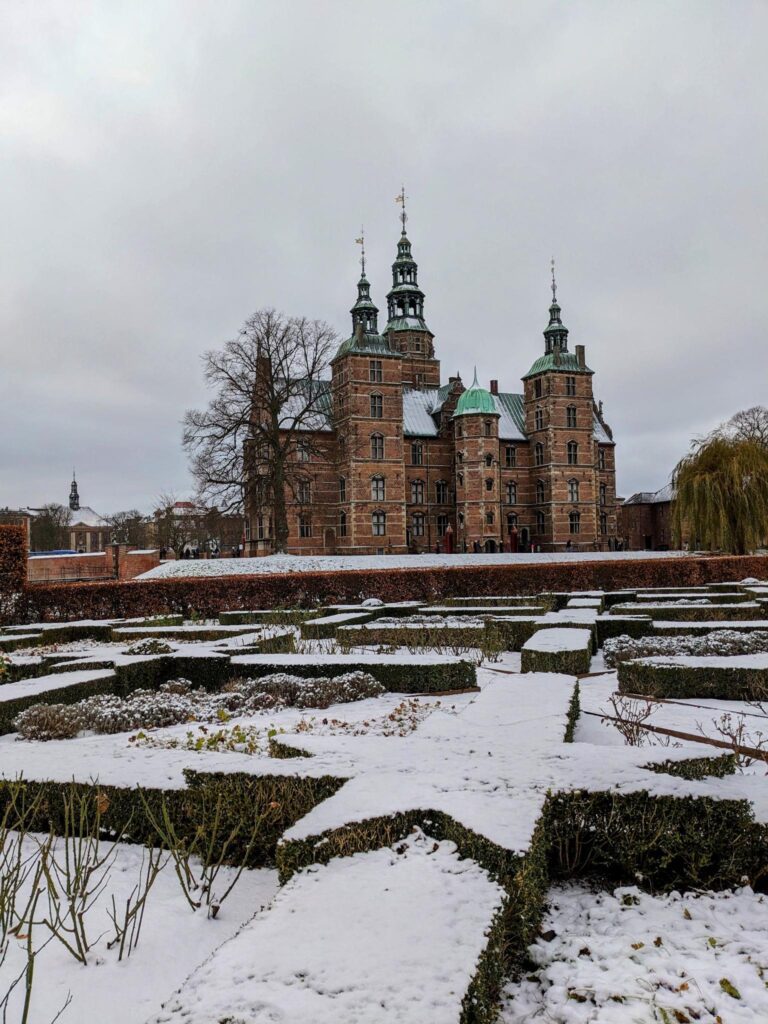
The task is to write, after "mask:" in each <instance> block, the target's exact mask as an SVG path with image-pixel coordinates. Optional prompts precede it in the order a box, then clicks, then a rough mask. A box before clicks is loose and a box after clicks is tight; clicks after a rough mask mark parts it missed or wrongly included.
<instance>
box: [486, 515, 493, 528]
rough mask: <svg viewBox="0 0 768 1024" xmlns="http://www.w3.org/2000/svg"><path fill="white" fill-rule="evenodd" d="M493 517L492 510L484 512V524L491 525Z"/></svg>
mask: <svg viewBox="0 0 768 1024" xmlns="http://www.w3.org/2000/svg"><path fill="white" fill-rule="evenodd" d="M493 519H494V517H493V512H486V513H485V525H486V526H493Z"/></svg>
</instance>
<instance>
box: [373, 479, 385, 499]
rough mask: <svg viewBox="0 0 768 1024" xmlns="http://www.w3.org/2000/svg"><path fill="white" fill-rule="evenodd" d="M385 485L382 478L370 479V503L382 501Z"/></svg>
mask: <svg viewBox="0 0 768 1024" xmlns="http://www.w3.org/2000/svg"><path fill="white" fill-rule="evenodd" d="M385 486H386V485H385V483H384V477H383V476H374V477H371V500H372V501H384V498H385V494H384V489H385Z"/></svg>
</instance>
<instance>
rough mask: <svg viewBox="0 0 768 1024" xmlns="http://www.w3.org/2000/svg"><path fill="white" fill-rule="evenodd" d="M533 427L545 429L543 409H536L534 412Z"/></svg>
mask: <svg viewBox="0 0 768 1024" xmlns="http://www.w3.org/2000/svg"><path fill="white" fill-rule="evenodd" d="M533 429H534V430H543V429H544V413H543V411H542V410H541V409H536V411H535V412H534V414H533Z"/></svg>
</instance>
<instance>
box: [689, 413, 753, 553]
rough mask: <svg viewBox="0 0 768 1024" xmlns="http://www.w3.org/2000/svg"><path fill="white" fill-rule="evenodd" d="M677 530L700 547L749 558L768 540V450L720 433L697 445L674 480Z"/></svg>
mask: <svg viewBox="0 0 768 1024" xmlns="http://www.w3.org/2000/svg"><path fill="white" fill-rule="evenodd" d="M672 484H673V486H674V488H675V491H676V498H675V502H674V506H673V511H672V529H673V532H674V535H675V542H676V543H677V545H678V546H679V545H680V543H681V540H682V536H683V533H684V532H686V533H687V534H688V535H689V536H690V537H691V538H694V539H695V541H696V545H697V546H698V547H701V548H704V549H707V550H710V551H713V550H719V551H729V552H732V553H733V554H736V555H743V554H746V553H747V552H748V551H753V550H754V549H755V548H757V547H759V546H760V545H762V544H763V543H764V542H765V540H766V538H767V537H768V448H766V447H765V445H762V444H760V443H759V442H758V441H756V440H750V439H746V440H745V439H742V438H738V437H728V436H726V435H724V434H721V433H716V434H713V435H711V436H710V437H707V438H705V439H704V440H703V441H698V442H695V443H694V445H693V446H692V449H691V451H690V453H689V454H688V455H686V456H685V458H683V459H681V460H680V462H679V463H678V464H677V466H676V468H675V471H674V473H673V474H672Z"/></svg>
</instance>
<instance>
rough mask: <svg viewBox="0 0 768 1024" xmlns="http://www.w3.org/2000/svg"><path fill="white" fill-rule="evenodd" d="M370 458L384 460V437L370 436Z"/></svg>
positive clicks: (380, 435) (378, 435)
mask: <svg viewBox="0 0 768 1024" xmlns="http://www.w3.org/2000/svg"><path fill="white" fill-rule="evenodd" d="M371 458H372V459H383V458H384V437H383V435H382V434H371Z"/></svg>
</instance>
